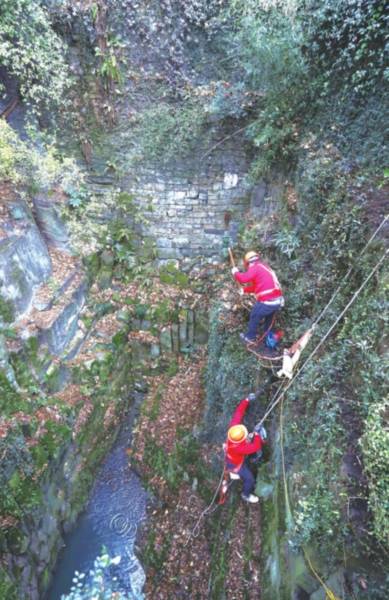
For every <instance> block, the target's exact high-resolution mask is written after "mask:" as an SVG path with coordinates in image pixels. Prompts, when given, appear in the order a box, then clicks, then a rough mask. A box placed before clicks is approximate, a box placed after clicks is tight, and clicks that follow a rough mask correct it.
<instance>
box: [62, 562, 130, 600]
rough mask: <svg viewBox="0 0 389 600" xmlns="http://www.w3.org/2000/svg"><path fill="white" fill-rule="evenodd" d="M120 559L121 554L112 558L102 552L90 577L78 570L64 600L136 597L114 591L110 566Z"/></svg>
mask: <svg viewBox="0 0 389 600" xmlns="http://www.w3.org/2000/svg"><path fill="white" fill-rule="evenodd" d="M120 560H121V557H120V556H116V557H114V558H110V557H109V556H108V554H102V555H101V556H99V557H98V558H96V560H95V562H94V564H93V569H91V571H90V572H89V576H88V577H87V576H86V574H85V573H79V572H78V571H76V572H75V575H74V578H73V584H74V585H73V586H72V587H71V591H70V594H67V595H66V596H63V597H62V598H63V600H90V598H96V600H97V599H98V600H113V599H115V600H131V598H134V595H133V594H132V593H131V595H130V596H129V595H128V594H126V593H123V592H117V591H114V589H113V587H112V581H111V578H110V577H109V567H110V566H112V565H118V564H119V563H120Z"/></svg>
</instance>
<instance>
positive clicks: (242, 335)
mask: <svg viewBox="0 0 389 600" xmlns="http://www.w3.org/2000/svg"><path fill="white" fill-rule="evenodd" d="M239 337H240V339H241V340H242V342H243V343H244V344H247V345H251V344H255V340H251V339H250V338H248V337H247V336H246V335H245V334H244V333H240V334H239Z"/></svg>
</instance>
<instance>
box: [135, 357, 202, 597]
mask: <svg viewBox="0 0 389 600" xmlns="http://www.w3.org/2000/svg"><path fill="white" fill-rule="evenodd" d="M204 364H205V358H204V355H203V354H202V355H200V357H199V358H198V360H197V361H196V362H191V363H190V364H188V363H187V362H185V360H184V359H180V365H179V366H180V369H179V372H178V373H177V375H175V376H174V377H172V378H171V379H170V381H167V378H166V376H160V377H158V378H155V379H154V382H153V385H152V388H151V391H150V393H149V395H148V398H147V399H146V401H145V406H144V410H143V414H142V415H141V416H140V418H139V421H138V423H137V427H136V429H135V440H134V448H135V452H134V456H135V458H136V460H137V463H138V464H141V465H142V459H143V452H144V449H145V441H146V439H147V438H149V439H150V438H151V439H153V440H154V442H155V443H156V444H157V445H158V446H160V447H162V448H164V450H165V451H166V455H168V454H169V453H170V452H171V451H172V449H173V447H174V444H175V442H176V438H177V431H178V429H180V430H186V431H188V430H190V429H191V428H193V426H194V425H195V424H196V423H198V422H199V421H200V419H201V416H202V412H203V391H202V386H201V371H202V368H203V366H204ZM161 390H163V391H162V392H161ZM156 394H160V395H161V398H160V400H159V414H158V416H157V417H156V418H155V419H154V420H153V419H151V418H150V417H149V416H148V415H149V414H150V412H152V407H153V406H154V403H155V397H156ZM150 483H151V485H152V486H153V489H154V490H156V491H157V492H158V495H159V497H160V498H162V499H163V501H164V504H163V506H162V507H161V508H158V509H156V510H154V511H153V512H152V514H151V515H150V516H149V520H148V526H147V528H148V530H149V531H153V532H155V535H156V540H155V549H156V550H157V551H162V549H163V548H164V547H167V551H166V552H167V554H166V560H165V561H164V565H163V572H162V573H161V572H159V573H157V572H155V571H154V570H153V569H152V568H150V569H149V570H148V573H147V581H146V596H147V597H148V598H153V599H158V600H170V599H171V598H188V599H189V598H193V597H194V596H196V597H199V598H206V597H207V587H208V579H209V574H210V561H211V556H210V548H209V543H208V540H207V539H206V536H205V531H204V529H202V530H201V531H200V534H199V536H198V537H197V538H191V537H190V533H191V531H192V529H193V527H194V525H195V522H196V519H197V518H198V516H199V515H200V514H201V512H202V511H203V510H204V508H205V505H204V502H203V500H202V499H201V498H200V497H199V495H198V494H197V493H196V491H194V490H193V489H192V487H191V486H190V485H189V483H185V484H183V485H181V486H180V488H179V490H178V491H177V492H176V494H174V493H172V492H171V491H170V490H169V488H168V486H167V484H166V481H165V480H164V479H163V477H160V476H155V477H153V478H152V479H151V481H150Z"/></svg>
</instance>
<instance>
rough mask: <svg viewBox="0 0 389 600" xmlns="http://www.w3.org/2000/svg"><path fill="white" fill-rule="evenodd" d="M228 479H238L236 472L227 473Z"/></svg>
mask: <svg viewBox="0 0 389 600" xmlns="http://www.w3.org/2000/svg"><path fill="white" fill-rule="evenodd" d="M229 476H230V479H240V476H239V475H238V473H229Z"/></svg>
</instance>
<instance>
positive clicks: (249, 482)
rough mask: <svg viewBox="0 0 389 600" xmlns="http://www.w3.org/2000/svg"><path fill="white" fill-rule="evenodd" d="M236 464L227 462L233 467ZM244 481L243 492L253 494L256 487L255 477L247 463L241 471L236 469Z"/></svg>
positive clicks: (228, 465) (228, 466)
mask: <svg viewBox="0 0 389 600" xmlns="http://www.w3.org/2000/svg"><path fill="white" fill-rule="evenodd" d="M233 467H234V465H231V464H229V463H227V468H230V469H231V470H232V469H233ZM236 473H237V474H238V475H239V477H240V478H241V480H242V482H243V494H244V495H245V496H248V495H249V494H251V492H252V491H253V489H254V487H255V478H254V475H253V474H252V472H251V471H250V469H249V468H248V466H247V465H246V463H243V465H242V466H241V467H240V469H239V471H236Z"/></svg>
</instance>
